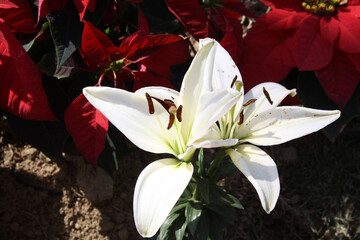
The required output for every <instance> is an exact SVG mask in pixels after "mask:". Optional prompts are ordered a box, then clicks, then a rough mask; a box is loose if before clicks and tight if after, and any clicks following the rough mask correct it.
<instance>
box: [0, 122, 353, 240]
mask: <svg viewBox="0 0 360 240" xmlns="http://www.w3.org/2000/svg"><path fill="white" fill-rule="evenodd" d="M359 126H360V124H359V121H357V122H356V124H355V125H354V124H353V125H352V126H350V127H349V128H346V131H344V133H343V135H344V136H346V137H348V138H349V139H353V138H354V137H355V136H358V135H359V133H360V127H359ZM347 129H348V130H347ZM0 133H1V134H0V226H1V228H0V239H124V240H125V239H134V240H135V239H141V238H140V237H139V235H138V234H137V232H136V230H135V226H134V223H133V217H132V194H133V188H134V185H135V182H136V178H137V176H138V175H139V173H140V172H141V170H142V169H143V168H144V167H145V166H146V165H147V164H148V163H149V162H151V161H153V160H155V159H156V158H157V156H156V155H152V154H148V153H145V152H143V151H140V150H136V149H134V150H132V151H131V152H130V153H129V154H128V155H127V156H125V157H123V158H121V159H120V160H119V170H118V171H117V173H116V174H115V177H114V179H113V180H112V178H111V177H109V175H107V174H106V173H105V172H104V171H103V170H102V169H100V168H98V169H97V171H96V172H95V171H94V169H92V168H91V167H90V166H89V165H88V164H86V163H85V162H84V161H83V159H82V158H81V157H80V156H65V158H66V161H65V162H63V163H59V162H53V161H51V160H50V159H49V158H48V157H47V156H45V155H44V154H43V153H42V152H39V151H38V150H37V149H35V148H33V147H31V146H29V145H27V144H25V143H23V142H21V141H19V140H16V139H15V138H14V137H13V136H12V135H11V133H10V132H9V130H8V128H7V124H6V121H3V120H2V121H1V124H0ZM348 138H344V139H343V140H341V139H340V140H339V141H340V143H339V144H340V145H344V142H346V141H348V142H349V143H350V145H349V146H350V147H352V149H351V151H356V152H353V153H354V154H356V156H359V149H358V142H357V141H358V139H359V138H358V137H357V140H356V139H355V140H354V141H355V142H354V141H349V140H348ZM342 141H343V142H342ZM316 142H317V143H318V145H320V146H321V149H320V150H319V151H320V152H318V154H320V155H321V154H322V152H325V153H326V154H333V151H332V146H333V145H331V143H330V142H329V141H328V140H327V139H326V138H325V137H324V136H323V134H322V133H317V134H315V135H314V134H313V135H311V136H307V137H305V138H303V139H302V140H296V141H295V142H294V141H293V142H291V143H289V144H285V145H283V146H281V147H272V148H266V149H265V150H266V151H267V152H268V153H269V154H270V155H271V156H273V157H274V159H275V161H276V162H277V163H278V167H279V174H280V177H281V184H282V190H281V195H280V198H279V201H278V204H277V206H276V208H275V210H274V211H273V212H272V213H271V214H269V215H267V214H266V213H264V211H263V210H262V209H261V206H260V203H259V200H258V197H257V196H256V194H255V191H254V190H253V188H252V187H251V185H250V184H249V183H248V182H247V181H246V179H244V177H243V176H241V174H240V173H238V174H235V176H233V177H231V178H229V179H227V181H226V186H227V189H228V190H229V191H230V192H231V193H233V194H234V195H235V196H236V197H238V198H239V199H240V201H241V202H242V203H243V205H244V206H245V210H244V211H239V220H238V221H237V222H236V223H235V224H234V225H233V226H230V227H229V229H228V232H227V237H226V238H225V239H250V240H251V239H304V240H305V239H359V238H360V234H359V232H360V228H359V226H360V217H359V211H358V207H359V206H358V203H356V200H355V201H353V202H351V201H350V200H351V199H352V198H351V197H350V200H349V201H348V202H347V203H350V204H344V203H343V202H342V203H339V201H340V200H338V199H339V198H338V197H334V198H333V199H332V198H331V196H332V195H331V194H333V193H331V194H330V197H329V196H327V195H326V193H323V192H321V191H323V190H322V189H321V188H324V187H323V186H322V185H321V184H322V182H321V181H322V180H318V179H317V180H316V179H315V180H314V181H316V182H317V183H318V182H319V181H320V183H321V184H320V185H319V186H318V185H317V183H314V187H311V188H309V186H310V185H311V184H308V179H307V177H306V176H308V178H312V177H314V176H312V175H311V171H312V170H311V169H310V170H309V169H308V170H307V171H309V172H304V173H302V172H303V171H304V169H302V166H304V165H301V164H303V163H302V161H304V160H303V159H304V158H303V157H306V156H308V155H306V156H303V153H302V151H301V149H305V150H306V152H310V156H313V155H314V154H315V155H316V153H314V152H313V151H311V148H312V146H313V145H314V143H316ZM324 143H325V144H324ZM315 145H316V144H315ZM299 146H300V147H299ZM316 151H318V150H316ZM300 158H301V159H300ZM358 160H359V159H358ZM310 161H312V162H314V161H313V160H310ZM304 164H305V165H309V164H312V163H310V162H305V163H304ZM357 165H359V164H357ZM312 168H314V166H312ZM332 168H334V167H333V166H332ZM294 169H295V170H294ZM297 169H298V170H297ZM349 169H355V170H356V171H355V173H353V174H355V175H356V179H357V180H356V179H355V180H351V179H352V178H351V177H349V179H350V180H351V182H349V181H350V180H349V179H347V180H346V181H347V184H350V185H351V184H352V185H354V187H353V188H351V186H350V187H348V188H349V189H350V190H349V191H350V193H351V191H353V189H354V188H356V189H357V187H356V186H358V184H359V183H360V182H359V176H360V169H359V167H354V166H349ZM314 171H315V175H319V174H320V173H317V172H316V169H314ZM349 171H350V170H349ZM299 174H300V175H299ZM346 174H348V173H346ZM298 177H299V178H300V179H304V180H303V182H304V184H305V186H304V185H301V184H297V183H298V182H300V181H302V180H298V179H297V178H298ZM340 178H341V179H343V178H344V177H341V176H340ZM287 183H288V184H287ZM289 184H292V185H289ZM340 184H341V185H343V184H342V183H340ZM356 184H357V185H356ZM316 187H319V189H317V188H316ZM307 188H308V189H307ZM325 188H326V186H325ZM304 189H307V190H306V191H303V190H304ZM339 191H340V190H339ZM316 193H319V194H318V195H321V196H320V197H319V200H318V201H315V200H312V199H314V198H315V199H316ZM313 194H315V196H311V195H313ZM341 194H343V193H341ZM352 194H353V195H354V196H355V199H359V197H360V194H359V191H356V192H352ZM324 195H326V196H325V197H326V198H325V199H324V198H323V197H324ZM333 195H334V194H333ZM339 195H340V193H339ZM343 195H344V194H343ZM345 195H346V193H345ZM307 196H308V197H307ZM308 198H309V199H308ZM326 199H328V200H326ZM329 199H330V200H329ZM319 202H320V203H319ZM357 202H358V201H357ZM321 204H324V206H326V207H324V208H322V206H321ZM340 205H341V206H343V207H341V206H340ZM339 206H340V207H339ZM319 209H320V210H319ZM322 211H328V212H329V214H325V215H324V213H323V212H322ZM339 211H340V212H341V211H342V213H343V214H342V215H341V216H343V218H342V219H343V220H342V221H340V220H336V219H339V216H340V215H339V214H338V213H339ZM349 211H350V212H349ZM346 214H347V215H346ZM336 217H337V218H336ZM344 219H345V220H344Z"/></svg>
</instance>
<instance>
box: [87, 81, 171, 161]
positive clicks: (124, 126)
mask: <svg viewBox="0 0 360 240" xmlns="http://www.w3.org/2000/svg"><path fill="white" fill-rule="evenodd" d="M83 93H84V95H85V97H86V98H87V99H88V100H89V102H90V103H91V104H92V105H93V106H94V107H95V108H97V109H98V110H99V111H100V112H101V113H102V114H104V115H105V116H106V117H107V119H109V121H110V122H111V123H112V124H113V125H114V126H115V127H116V128H117V129H119V130H120V131H121V132H122V133H123V134H124V135H125V136H126V137H127V138H129V140H130V141H131V142H133V143H134V144H135V145H136V146H138V147H139V148H141V149H143V150H145V151H149V152H153V153H170V154H174V155H177V153H175V152H174V150H173V149H172V148H171V144H172V141H175V140H174V138H175V136H174V134H173V132H172V131H173V128H172V129H170V130H167V129H166V127H167V124H168V121H169V114H168V112H167V111H166V110H165V109H164V108H163V107H162V106H161V105H160V103H158V102H157V101H155V100H153V101H152V102H153V105H154V110H155V113H154V114H150V113H149V103H148V101H147V99H146V96H145V94H133V93H130V92H127V91H125V90H122V89H115V88H108V87H87V88H84V90H83ZM144 123H146V124H144ZM149 126H151V127H149Z"/></svg>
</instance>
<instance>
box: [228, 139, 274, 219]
mask: <svg viewBox="0 0 360 240" xmlns="http://www.w3.org/2000/svg"><path fill="white" fill-rule="evenodd" d="M227 152H228V153H229V155H230V158H231V160H232V161H233V163H234V164H235V166H236V167H237V168H238V169H239V170H240V171H241V172H242V173H243V174H244V175H245V177H246V178H247V179H248V180H249V181H250V182H251V184H252V185H253V186H254V188H255V190H256V192H257V194H258V195H259V198H260V201H261V205H262V207H263V208H264V210H265V211H266V212H267V213H270V212H271V211H272V210H273V209H274V207H275V204H276V202H277V199H278V197H279V193H280V182H279V175H278V171H277V168H276V164H275V162H274V161H273V160H272V158H271V157H270V156H269V155H268V154H267V153H265V152H264V151H262V150H261V149H259V148H258V147H255V146H253V145H249V144H243V145H240V146H238V147H237V148H236V149H228V150H227Z"/></svg>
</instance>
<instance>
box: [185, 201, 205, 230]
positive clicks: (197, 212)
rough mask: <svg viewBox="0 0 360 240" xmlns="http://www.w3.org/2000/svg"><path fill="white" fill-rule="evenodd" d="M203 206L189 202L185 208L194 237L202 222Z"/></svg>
mask: <svg viewBox="0 0 360 240" xmlns="http://www.w3.org/2000/svg"><path fill="white" fill-rule="evenodd" d="M201 212H202V205H201V204H200V203H195V202H189V203H188V204H187V205H186V208H185V217H186V222H187V225H188V228H189V230H190V233H191V234H192V235H194V234H195V231H196V228H197V225H198V223H199V220H200V216H201Z"/></svg>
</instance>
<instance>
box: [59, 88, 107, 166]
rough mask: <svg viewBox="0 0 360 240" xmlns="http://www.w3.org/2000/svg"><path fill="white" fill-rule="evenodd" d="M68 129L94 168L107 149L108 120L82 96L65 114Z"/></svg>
mask: <svg viewBox="0 0 360 240" xmlns="http://www.w3.org/2000/svg"><path fill="white" fill-rule="evenodd" d="M64 119H65V123H66V128H67V130H68V131H69V133H70V134H71V136H72V138H73V140H74V142H75V145H76V147H77V148H78V150H79V151H80V152H81V153H82V154H83V155H84V157H85V158H86V160H87V161H88V162H89V163H90V164H91V165H93V166H96V165H97V161H98V157H99V155H100V153H101V152H102V151H103V150H104V148H105V140H106V133H107V130H108V128H109V122H108V120H107V119H106V118H105V117H104V115H102V114H101V113H100V112H99V111H98V110H97V109H95V108H94V107H93V106H92V105H91V104H90V103H89V102H88V101H87V100H86V98H85V97H84V95H83V94H81V95H80V96H79V97H78V98H76V99H75V100H74V101H73V102H72V103H71V104H70V106H69V107H68V109H67V110H66V112H65V117H64Z"/></svg>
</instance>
